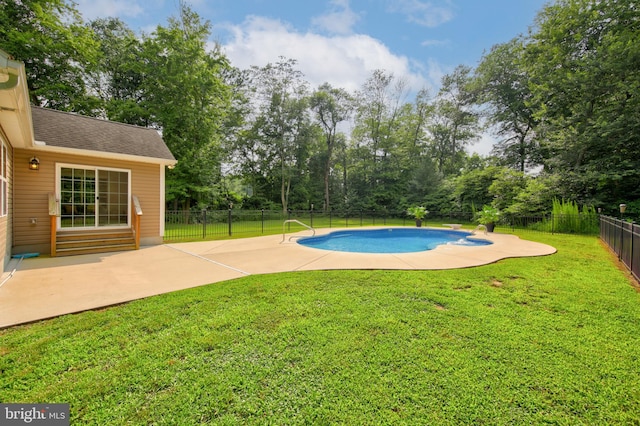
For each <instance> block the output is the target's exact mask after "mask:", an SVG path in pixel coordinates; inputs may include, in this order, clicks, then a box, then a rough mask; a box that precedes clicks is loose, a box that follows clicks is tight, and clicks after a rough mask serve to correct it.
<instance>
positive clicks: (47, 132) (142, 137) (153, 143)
mask: <svg viewBox="0 0 640 426" xmlns="http://www.w3.org/2000/svg"><path fill="white" fill-rule="evenodd" d="M31 116H32V118H33V131H34V137H35V140H36V141H39V142H45V143H46V144H47V145H51V146H57V147H63V148H73V149H82V150H90V151H98V152H105V153H114V154H125V155H135V156H139V157H149V158H156V159H160V160H175V158H174V157H173V154H171V151H169V148H168V147H167V145H166V144H165V143H164V141H163V140H162V136H160V134H159V133H158V131H157V130H155V129H149V128H145V127H139V126H132V125H130V124H123V123H118V122H115V121H107V120H101V119H98V118H92V117H86V116H82V115H78V114H73V113H68V112H62V111H57V110H52V109H47V108H40V107H34V106H32V107H31Z"/></svg>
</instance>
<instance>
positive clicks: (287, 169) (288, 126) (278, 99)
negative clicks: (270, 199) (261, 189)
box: [234, 58, 317, 212]
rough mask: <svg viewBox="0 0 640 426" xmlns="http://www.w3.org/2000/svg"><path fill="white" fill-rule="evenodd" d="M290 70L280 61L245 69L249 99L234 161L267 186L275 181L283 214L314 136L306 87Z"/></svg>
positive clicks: (286, 61) (291, 63) (291, 64)
mask: <svg viewBox="0 0 640 426" xmlns="http://www.w3.org/2000/svg"><path fill="white" fill-rule="evenodd" d="M295 65H296V61H295V60H291V59H285V58H281V60H280V61H279V62H277V63H275V64H267V65H265V66H264V67H253V68H252V69H251V77H252V81H251V83H250V90H251V93H250V94H248V95H247V96H248V97H249V98H250V99H251V114H250V116H249V118H248V120H247V128H246V129H245V130H244V131H243V135H242V137H241V138H239V140H238V144H237V146H236V148H235V152H236V154H235V155H234V157H235V159H236V161H238V162H240V163H241V165H240V167H241V168H242V169H244V170H245V172H249V173H251V174H253V175H254V176H256V175H257V176H261V179H263V180H265V183H266V184H267V186H271V185H273V184H275V180H276V179H277V181H278V182H279V184H278V187H279V197H280V204H281V206H282V209H283V211H285V212H286V211H287V209H288V208H289V200H290V195H291V191H292V183H293V182H294V181H295V180H296V179H297V178H299V177H300V176H301V175H302V173H301V171H302V170H303V169H304V170H306V168H307V165H306V162H307V159H308V157H309V155H310V154H309V145H310V144H311V143H312V142H313V141H314V140H315V138H316V135H317V134H316V132H315V130H314V126H313V123H312V122H311V119H310V116H309V113H308V111H309V110H308V99H307V95H308V89H307V86H308V83H307V82H306V81H305V80H304V78H303V75H302V73H301V72H300V71H299V70H297V69H296V68H295ZM254 179H256V178H255V177H254ZM301 189H302V188H296V189H294V191H299V190H301ZM303 197H304V195H303Z"/></svg>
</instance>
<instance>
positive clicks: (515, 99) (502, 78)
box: [474, 38, 541, 172]
mask: <svg viewBox="0 0 640 426" xmlns="http://www.w3.org/2000/svg"><path fill="white" fill-rule="evenodd" d="M524 49H525V48H524V41H523V40H522V39H520V38H515V39H513V40H511V41H509V42H507V43H504V44H498V45H496V46H494V47H493V48H492V49H491V51H490V52H489V53H487V54H485V55H484V56H483V58H482V60H481V62H480V65H478V67H477V68H476V70H475V73H476V77H475V81H474V89H475V90H476V91H477V93H478V102H481V103H483V104H484V105H486V106H487V111H486V117H487V119H488V123H489V125H490V126H491V128H493V129H495V132H496V134H497V136H498V137H499V138H501V139H500V141H499V142H498V144H497V145H496V146H495V147H494V153H495V154H497V155H498V156H499V157H500V158H501V159H502V161H503V163H504V164H505V165H507V166H509V167H513V168H515V169H516V170H520V171H521V172H524V171H525V169H526V168H527V166H537V165H539V164H540V160H541V159H540V152H539V147H538V143H537V139H536V127H537V125H538V122H537V120H536V119H535V118H534V114H533V110H532V108H531V106H530V102H531V97H532V95H531V92H530V90H529V76H528V74H527V71H526V67H524V66H523V65H522V58H523V56H524Z"/></svg>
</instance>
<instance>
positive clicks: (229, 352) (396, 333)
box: [0, 234, 640, 425]
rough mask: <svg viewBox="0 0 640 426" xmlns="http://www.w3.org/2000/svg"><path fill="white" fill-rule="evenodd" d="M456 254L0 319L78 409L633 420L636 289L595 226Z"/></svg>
mask: <svg viewBox="0 0 640 426" xmlns="http://www.w3.org/2000/svg"><path fill="white" fill-rule="evenodd" d="M526 237H527V239H535V240H538V241H542V242H545V243H548V244H551V245H553V246H555V247H557V248H558V253H557V254H555V255H552V256H547V257H540V258H524V259H511V260H506V261H501V262H499V263H497V264H493V265H488V266H484V267H479V268H471V269H462V270H453V271H424V272H414V271H412V272H401V271H332V272H304V273H287V274H277V275H265V276H250V277H247V278H242V279H238V280H235V281H229V282H225V283H218V284H214V285H210V286H207V287H201V288H196V289H191V290H187V291H181V292H176V293H172V294H167V295H162V296H158V297H153V298H149V299H146V300H141V301H136V302H132V303H128V304H126V305H122V306H118V307H113V308H109V309H104V310H100V311H94V312H86V313H82V314H78V315H68V316H65V317H61V318H57V319H53V320H48V321H44V322H41V323H37V324H33V325H28V326H20V327H15V328H12V329H8V330H4V331H0V355H1V358H0V383H1V385H0V401H2V402H68V403H70V404H71V412H72V413H71V414H72V424H99V425H104V424H110V425H111V424H115V425H118V424H136V425H137V424H152V423H153V424H168V425H175V424H186V425H188V424H199V423H214V424H229V425H234V424H243V425H244V424H260V425H262V424H277V425H281V424H356V425H361V424H369V425H378V424H407V425H415V424H435V425H446V424H451V425H459V424H474V425H476V424H492V425H493V424H560V425H579V424H586V425H602V424H640V294H639V293H638V292H637V291H636V289H635V288H634V287H633V286H632V284H631V282H630V281H629V279H628V277H627V275H626V274H625V273H624V272H622V271H620V270H619V269H617V267H616V264H615V259H614V258H612V256H611V254H610V253H609V252H608V251H607V250H606V249H605V248H603V246H602V245H601V243H600V242H599V240H598V239H597V238H596V237H584V236H565V235H543V234H538V235H526Z"/></svg>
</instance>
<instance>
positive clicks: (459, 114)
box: [429, 65, 480, 176]
mask: <svg viewBox="0 0 640 426" xmlns="http://www.w3.org/2000/svg"><path fill="white" fill-rule="evenodd" d="M470 83H471V68H469V67H467V66H462V65H461V66H458V67H457V68H456V69H455V70H454V71H453V72H452V73H451V74H448V75H445V76H444V77H443V78H442V88H441V89H440V92H439V93H438V98H437V99H436V101H435V111H434V118H433V120H432V121H431V124H430V125H429V132H430V134H431V143H430V145H431V147H430V149H431V155H432V156H433V158H434V160H435V162H436V164H437V166H438V170H439V171H440V172H441V173H443V174H444V175H445V176H451V175H457V174H458V173H459V171H460V169H461V168H462V166H463V164H464V158H465V156H466V152H465V148H466V146H467V145H469V143H470V142H471V141H473V140H475V139H476V138H477V137H478V134H479V131H480V124H479V122H480V120H479V114H478V112H477V111H476V110H475V109H474V106H475V102H476V101H475V98H474V93H473V91H472V90H471V87H470Z"/></svg>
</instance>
